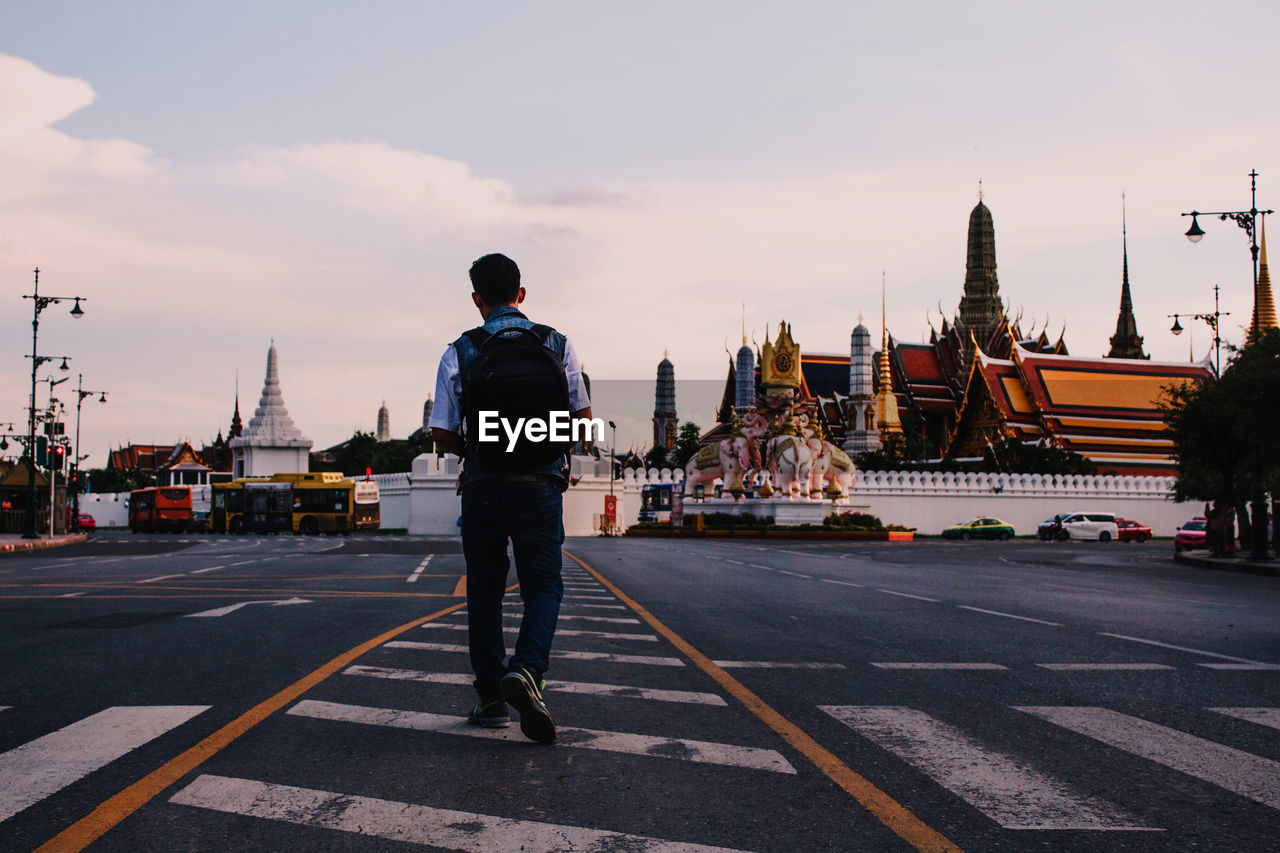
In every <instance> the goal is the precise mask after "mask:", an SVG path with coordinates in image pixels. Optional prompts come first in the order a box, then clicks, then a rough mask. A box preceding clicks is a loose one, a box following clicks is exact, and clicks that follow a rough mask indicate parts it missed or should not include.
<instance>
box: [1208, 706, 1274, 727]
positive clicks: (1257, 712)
mask: <svg viewBox="0 0 1280 853" xmlns="http://www.w3.org/2000/svg"><path fill="white" fill-rule="evenodd" d="M1209 710H1210V711H1216V712H1217V713H1219V714H1226V715H1227V716H1228V717H1235V718H1237V719H1240V720H1248V721H1249V722H1251V723H1257V724H1258V725H1260V726H1270V727H1271V728H1273V729H1280V708H1210V709H1209Z"/></svg>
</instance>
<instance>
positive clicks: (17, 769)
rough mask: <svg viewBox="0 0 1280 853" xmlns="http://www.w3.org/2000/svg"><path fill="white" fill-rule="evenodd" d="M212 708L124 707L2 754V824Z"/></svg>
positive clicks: (0, 776) (100, 712)
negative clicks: (3, 821)
mask: <svg viewBox="0 0 1280 853" xmlns="http://www.w3.org/2000/svg"><path fill="white" fill-rule="evenodd" d="M208 709H209V706H208V705H154V706H120V707H114V708H107V709H106V710H105V711H99V712H98V713H96V714H94V715H92V716H90V717H85V718H84V719H83V720H79V721H78V722H75V723H72V724H71V725H69V726H64V727H63V728H61V729H58V730H57V731H56V732H51V733H49V734H47V735H45V736H44V737H40V738H36V739H35V740H33V741H30V742H29V743H25V744H23V745H22V746H19V747H16V748H14V749H11V750H9V751H8V752H6V753H4V754H3V755H0V820H8V819H9V818H10V817H12V816H13V815H15V814H17V813H18V812H20V811H22V810H23V809H25V808H27V807H28V806H30V805H32V804H34V803H38V802H39V801H40V800H43V799H44V798H45V797H47V796H49V795H50V794H53V793H55V792H56V791H59V790H61V789H62V788H65V787H66V786H67V785H70V784H71V783H72V782H75V781H76V780H77V779H80V778H82V777H84V776H87V775H88V774H90V773H92V772H93V771H95V770H97V769H99V768H101V767H105V766H106V765H108V764H110V763H111V762H112V761H115V760H116V759H117V758H119V757H121V756H122V755H125V754H126V753H128V752H130V751H132V750H134V749H137V748H138V747H140V746H142V745H143V744H144V743H147V742H148V741H150V740H153V739H155V738H157V737H159V736H160V735H162V734H164V733H165V732H167V731H169V730H170V729H173V728H176V727H178V726H180V725H182V724H183V723H185V722H186V721H187V720H190V719H191V718H192V717H194V716H196V715H197V714H199V713H201V712H202V711H206V710H208Z"/></svg>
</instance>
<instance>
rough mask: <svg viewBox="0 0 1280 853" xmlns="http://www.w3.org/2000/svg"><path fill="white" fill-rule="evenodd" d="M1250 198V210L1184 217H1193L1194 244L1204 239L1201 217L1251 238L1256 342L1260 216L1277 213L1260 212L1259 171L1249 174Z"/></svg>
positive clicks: (1253, 337)
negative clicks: (1214, 219)
mask: <svg viewBox="0 0 1280 853" xmlns="http://www.w3.org/2000/svg"><path fill="white" fill-rule="evenodd" d="M1249 198H1250V204H1249V209H1248V210H1227V211H1222V210H1204V211H1202V210H1193V211H1191V212H1190V213H1184V214H1182V215H1183V216H1190V217H1191V227H1190V228H1188V229H1187V239H1188V240H1190V241H1191V242H1192V243H1199V242H1200V239H1201V238H1202V237H1204V229H1203V228H1201V227H1200V217H1201V216H1216V217H1218V218H1219V219H1221V220H1222V221H1223V222H1226V221H1227V220H1228V219H1230V220H1232V221H1233V222H1235V224H1236V225H1239V226H1240V227H1241V228H1243V229H1244V231H1245V234H1247V235H1248V236H1249V252H1250V254H1252V255H1253V304H1254V306H1255V307H1254V312H1253V322H1252V324H1251V325H1250V327H1249V340H1250V341H1254V340H1257V338H1258V312H1257V304H1258V216H1259V215H1260V214H1266V213H1275V211H1274V210H1258V170H1257V169H1254V170H1253V171H1251V172H1249ZM1215 335H1216V332H1215Z"/></svg>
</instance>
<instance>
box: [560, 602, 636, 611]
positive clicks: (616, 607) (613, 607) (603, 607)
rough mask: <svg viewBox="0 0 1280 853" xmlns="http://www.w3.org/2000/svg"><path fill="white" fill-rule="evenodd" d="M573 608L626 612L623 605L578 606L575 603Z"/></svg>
mask: <svg viewBox="0 0 1280 853" xmlns="http://www.w3.org/2000/svg"><path fill="white" fill-rule="evenodd" d="M573 606H575V607H594V608H596V609H597V610H626V609H627V608H626V605H623V604H579V603H578V602H576V601H575V602H574V603H573Z"/></svg>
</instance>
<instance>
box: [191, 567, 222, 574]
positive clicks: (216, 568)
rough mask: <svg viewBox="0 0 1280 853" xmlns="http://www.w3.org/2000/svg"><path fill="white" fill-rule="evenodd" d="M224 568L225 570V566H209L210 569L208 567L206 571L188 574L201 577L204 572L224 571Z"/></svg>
mask: <svg viewBox="0 0 1280 853" xmlns="http://www.w3.org/2000/svg"><path fill="white" fill-rule="evenodd" d="M225 568H226V566H210V567H209V568H207V569H196V570H195V571H193V572H191V573H190V574H193V575H202V574H204V573H205V572H216V571H217V570H218V569H225Z"/></svg>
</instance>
